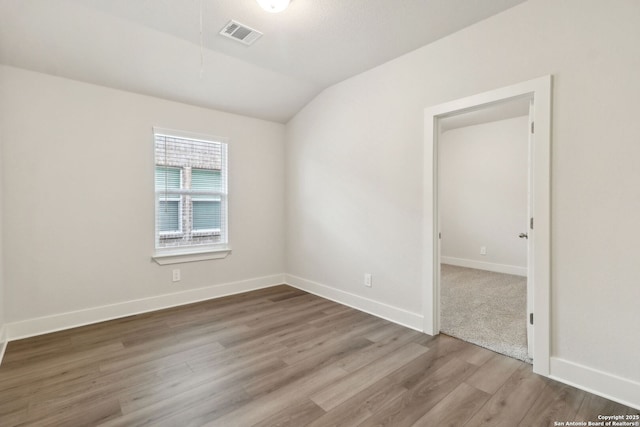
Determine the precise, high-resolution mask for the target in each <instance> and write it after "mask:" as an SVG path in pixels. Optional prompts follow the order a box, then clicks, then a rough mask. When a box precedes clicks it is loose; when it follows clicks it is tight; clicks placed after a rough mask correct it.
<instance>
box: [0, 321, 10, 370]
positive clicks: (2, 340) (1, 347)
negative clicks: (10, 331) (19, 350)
mask: <svg viewBox="0 0 640 427" xmlns="http://www.w3.org/2000/svg"><path fill="white" fill-rule="evenodd" d="M8 341H9V340H8V339H7V328H6V327H5V326H4V325H2V326H1V327H0V364H1V363H2V358H3V357H4V352H5V350H6V349H7V342H8Z"/></svg>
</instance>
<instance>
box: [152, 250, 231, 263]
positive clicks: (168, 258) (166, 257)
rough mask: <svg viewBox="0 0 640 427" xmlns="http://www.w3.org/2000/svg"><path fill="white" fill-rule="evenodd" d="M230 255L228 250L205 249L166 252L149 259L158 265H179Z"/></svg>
mask: <svg viewBox="0 0 640 427" xmlns="http://www.w3.org/2000/svg"><path fill="white" fill-rule="evenodd" d="M230 253H231V249H230V248H224V249H206V250H201V251H197V250H194V251H191V252H166V253H160V254H156V255H154V256H152V257H151V259H153V260H154V261H155V262H156V263H157V264H159V265H168V264H180V263H184V262H195V261H208V260H212V259H222V258H226V257H227V255H229V254H230Z"/></svg>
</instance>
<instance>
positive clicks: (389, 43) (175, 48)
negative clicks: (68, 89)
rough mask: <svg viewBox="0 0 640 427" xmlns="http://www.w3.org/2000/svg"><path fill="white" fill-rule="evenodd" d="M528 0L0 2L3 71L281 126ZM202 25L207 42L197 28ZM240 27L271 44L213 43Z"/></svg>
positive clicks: (227, 41) (259, 42) (74, 0)
mask: <svg viewBox="0 0 640 427" xmlns="http://www.w3.org/2000/svg"><path fill="white" fill-rule="evenodd" d="M523 1H524V0H482V1H475V0H474V1H470V0H293V1H292V2H291V5H290V6H289V8H288V9H287V10H286V11H284V12H282V13H279V14H271V13H268V12H265V11H264V10H262V9H261V8H260V7H259V6H258V4H257V3H256V1H255V0H0V63H3V64H7V65H11V66H16V67H21V68H26V69H30V70H34V71H40V72H44V73H49V74H53V75H58V76H62V77H67V78H72V79H76V80H80V81H85V82H89V83H95V84H99V85H104V86H108V87H113V88H117V89H123V90H127V91H131V92H136V93H141V94H146V95H151V96H156V97H160V98H166V99H171V100H176V101H181V102H185V103H189V104H193V105H199V106H203V107H208V108H214V109H219V110H223V111H229V112H233V113H239V114H243V115H246V116H252V117H258V118H263V119H267V120H273V121H277V122H282V123H285V122H286V121H288V120H289V119H290V118H291V117H292V116H293V115H295V113H296V112H298V111H299V110H300V109H301V108H302V107H303V106H304V105H306V104H307V103H308V102H309V101H310V100H312V99H313V98H314V97H315V96H316V95H317V94H318V93H319V92H321V91H322V90H324V89H325V88H327V87H328V86H331V85H332V84H335V83H337V82H339V81H341V80H344V79H346V78H349V77H351V76H353V75H356V74H358V73H361V72H363V71H365V70H368V69H370V68H373V67H375V66H377V65H380V64H382V63H384V62H386V61H389V60H391V59H393V58H396V57H398V56H400V55H402V54H404V53H407V52H409V51H411V50H414V49H417V48H419V47H421V46H424V45H426V44H429V43H431V42H433V41H435V40H437V39H439V38H442V37H444V36H446V35H448V34H451V33H454V32H456V31H458V30H460V29H462V28H464V27H467V26H469V25H471V24H473V23H475V22H478V21H480V20H483V19H485V18H487V17H489V16H492V15H494V14H497V13H499V12H501V11H503V10H505V9H507V8H510V7H512V6H514V5H516V4H518V3H522V2H523ZM201 18H202V33H201V26H200V22H201ZM230 19H234V20H236V21H239V22H240V23H242V24H245V25H247V26H249V27H252V28H254V29H257V30H259V31H261V32H263V33H264V35H263V36H262V37H261V38H260V39H259V40H258V41H257V42H256V43H255V44H254V45H252V46H245V45H243V44H240V43H238V42H236V41H233V40H230V39H227V38H224V37H221V36H220V35H218V33H219V31H220V30H221V29H222V28H223V26H224V25H225V24H226V23H227V22H228V21H229V20H230Z"/></svg>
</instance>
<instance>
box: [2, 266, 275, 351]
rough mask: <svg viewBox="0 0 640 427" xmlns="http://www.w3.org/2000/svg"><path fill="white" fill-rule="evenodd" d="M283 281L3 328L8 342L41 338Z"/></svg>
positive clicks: (263, 280) (257, 281) (270, 279)
mask: <svg viewBox="0 0 640 427" xmlns="http://www.w3.org/2000/svg"><path fill="white" fill-rule="evenodd" d="M284 279H285V276H284V274H276V275H273V276H265V277H258V278H254V279H248V280H241V281H238V282H231V283H224V284H220V285H214V286H208V287H205V288H198V289H191V290H187V291H183V292H177V293H172V294H165V295H158V296H154V297H150V298H143V299H138V300H133V301H125V302H121V303H118V304H111V305H104V306H100V307H93V308H89V309H85V310H78V311H72V312H68V313H61V314H54V315H51V316H45V317H38V318H35V319H28V320H22V321H19V322H12V323H8V324H7V325H6V326H5V327H6V338H7V340H8V341H12V340H17V339H22V338H27V337H32V336H36V335H42V334H46V333H49V332H56V331H61V330H64V329H70V328H75V327H78V326H84V325H89V324H92V323H98V322H103V321H106V320H112V319H117V318H120V317H126V316H131V315H134V314H140V313H146V312H149V311H155V310H162V309H164V308H169V307H175V306H179V305H184V304H191V303H194V302H199V301H205V300H208V299H212V298H219V297H224V296H227V295H233V294H239V293H242V292H248V291H252V290H255V289H262V288H268V287H271V286H276V285H281V284H283V283H284Z"/></svg>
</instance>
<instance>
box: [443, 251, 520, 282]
mask: <svg viewBox="0 0 640 427" xmlns="http://www.w3.org/2000/svg"><path fill="white" fill-rule="evenodd" d="M440 262H441V263H443V264H450V265H455V266H457V267H467V268H475V269H477V270H486V271H493V272H495V273H504V274H515V275H516V276H524V277H526V276H527V269H526V267H518V266H516V265H507V264H495V263H493V262H484V261H475V260H472V259H464V258H454V257H449V256H441V257H440Z"/></svg>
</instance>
